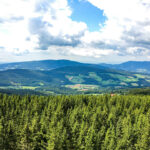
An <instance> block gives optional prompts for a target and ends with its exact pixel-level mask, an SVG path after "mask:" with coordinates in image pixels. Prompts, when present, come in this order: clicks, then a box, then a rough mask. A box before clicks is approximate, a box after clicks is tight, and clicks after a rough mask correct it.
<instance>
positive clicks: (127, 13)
mask: <svg viewBox="0 0 150 150" xmlns="http://www.w3.org/2000/svg"><path fill="white" fill-rule="evenodd" d="M44 59H69V60H75V61H80V62H90V63H121V62H125V61H131V60H132V61H150V0H13V1H11V0H0V63H4V62H19V61H31V60H44Z"/></svg>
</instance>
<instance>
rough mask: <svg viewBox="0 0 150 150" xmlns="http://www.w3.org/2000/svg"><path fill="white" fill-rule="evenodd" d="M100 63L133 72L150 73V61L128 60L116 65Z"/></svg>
mask: <svg viewBox="0 0 150 150" xmlns="http://www.w3.org/2000/svg"><path fill="white" fill-rule="evenodd" d="M100 65H102V66H105V67H109V68H114V69H121V70H126V71H131V72H139V73H150V61H128V62H125V63H121V64H116V65H112V64H100Z"/></svg>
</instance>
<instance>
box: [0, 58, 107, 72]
mask: <svg viewBox="0 0 150 150" xmlns="http://www.w3.org/2000/svg"><path fill="white" fill-rule="evenodd" d="M65 66H92V67H97V68H106V67H104V66H100V65H96V64H86V63H80V62H76V61H70V60H41V61H26V62H16V63H5V64H0V70H1V71H3V70H8V69H30V70H52V69H56V68H61V67H65Z"/></svg>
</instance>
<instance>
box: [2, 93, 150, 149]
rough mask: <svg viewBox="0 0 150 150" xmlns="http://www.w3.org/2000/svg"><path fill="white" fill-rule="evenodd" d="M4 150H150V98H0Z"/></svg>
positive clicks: (80, 96)
mask: <svg viewBox="0 0 150 150" xmlns="http://www.w3.org/2000/svg"><path fill="white" fill-rule="evenodd" d="M0 149H1V150H14V149H15V150H25V149H26V150H54V149H55V150H61V149H62V150H63V149H64V150H66V149H67V150H71V149H72V150H80V149H82V150H84V149H85V150H99V149H102V150H121V149H122V150H123V149H124V150H125V149H129V150H133V149H141V150H142V149H143V150H149V149H150V96H117V95H115V96H113V97H111V96H110V95H103V96H94V95H88V96H87V95H74V96H71V95H70V96H28V95H26V96H19V95H18V96H17V95H6V94H0Z"/></svg>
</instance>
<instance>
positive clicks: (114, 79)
mask: <svg viewBox="0 0 150 150" xmlns="http://www.w3.org/2000/svg"><path fill="white" fill-rule="evenodd" d="M147 86H150V76H148V75H141V74H133V73H129V72H125V71H116V70H112V69H99V68H94V67H87V66H67V67H61V68H57V69H53V70H50V71H39V70H26V69H13V70H6V71H0V87H1V88H8V87H9V88H23V89H32V90H34V89H40V90H41V89H42V90H45V89H46V90H49V89H51V90H52V88H51V87H57V88H69V89H75V90H79V91H86V90H94V89H106V88H110V89H120V88H129V87H147Z"/></svg>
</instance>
